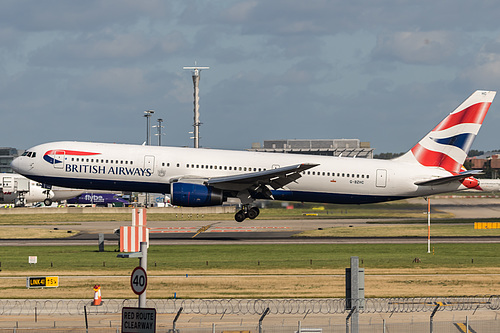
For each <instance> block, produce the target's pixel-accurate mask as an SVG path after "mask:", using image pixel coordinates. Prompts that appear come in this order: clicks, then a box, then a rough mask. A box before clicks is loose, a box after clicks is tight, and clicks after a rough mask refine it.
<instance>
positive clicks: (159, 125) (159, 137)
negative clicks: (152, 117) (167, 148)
mask: <svg viewBox="0 0 500 333" xmlns="http://www.w3.org/2000/svg"><path fill="white" fill-rule="evenodd" d="M157 122H158V125H155V126H153V127H156V134H155V135H157V136H158V146H161V136H162V135H164V134H163V133H162V132H161V129H162V128H163V126H162V125H161V123H162V122H163V119H161V118H159V119H158V120H157Z"/></svg>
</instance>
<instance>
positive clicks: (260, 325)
mask: <svg viewBox="0 0 500 333" xmlns="http://www.w3.org/2000/svg"><path fill="white" fill-rule="evenodd" d="M268 313H269V308H267V309H266V310H265V311H264V313H263V314H262V316H260V319H259V333H262V321H263V320H264V317H265V316H267V314H268Z"/></svg>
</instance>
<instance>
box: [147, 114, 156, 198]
mask: <svg viewBox="0 0 500 333" xmlns="http://www.w3.org/2000/svg"><path fill="white" fill-rule="evenodd" d="M153 113H155V112H154V110H146V111H144V117H146V145H148V146H150V145H151V135H150V134H149V133H150V129H151V116H152V115H153ZM146 207H149V193H146Z"/></svg>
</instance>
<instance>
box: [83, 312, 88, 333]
mask: <svg viewBox="0 0 500 333" xmlns="http://www.w3.org/2000/svg"><path fill="white" fill-rule="evenodd" d="M83 311H84V312H85V332H87V333H88V331H89V321H88V320H87V306H86V305H85V306H84V307H83Z"/></svg>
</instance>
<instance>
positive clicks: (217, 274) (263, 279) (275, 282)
mask: <svg viewBox="0 0 500 333" xmlns="http://www.w3.org/2000/svg"><path fill="white" fill-rule="evenodd" d="M433 249H434V254H432V253H431V254H427V248H426V244H409V245H401V244H393V245H391V244H379V245H327V244H317V245H211V246H201V245H198V246H154V247H151V248H150V250H149V251H148V263H149V265H148V266H149V267H148V275H149V276H150V283H148V297H156V298H165V297H172V296H173V293H174V292H175V293H177V295H178V296H179V297H193V298H194V297H212V298H218V297H234V298H240V297H241V298H244V297H253V298H261V297H262V298H266V297H342V295H343V294H344V277H343V274H344V269H345V268H346V267H348V266H349V259H350V256H353V255H356V256H359V258H360V265H361V267H364V268H365V272H366V278H365V281H366V295H367V296H368V297H396V296H398V297H400V296H430V295H440V296H450V295H455V296H456V295H476V294H499V293H500V244H436V245H435V246H433ZM114 250H115V249H114V247H111V246H108V247H107V248H106V252H101V253H100V252H97V251H96V248H95V247H81V246H75V247H73V246H71V247H2V248H0V258H1V269H2V271H1V272H0V276H1V277H3V278H2V280H1V281H2V283H1V285H0V290H1V292H2V295H3V296H2V297H6V298H9V297H13V298H32V297H35V298H37V297H39V298H85V297H92V287H93V285H94V284H101V285H102V287H103V294H104V295H105V297H109V298H115V297H135V295H134V294H133V293H132V291H131V290H130V284H129V278H128V276H129V275H130V273H131V271H132V270H133V268H134V267H135V266H137V265H138V260H137V259H119V258H117V257H116V255H117V252H114ZM30 255H36V256H38V264H37V265H36V266H34V265H32V266H30V265H29V264H28V256H30ZM415 258H419V259H420V263H415V262H414V259H415ZM51 275H57V276H62V277H61V278H60V287H59V288H57V289H45V290H33V289H29V290H28V289H26V287H25V277H26V276H51ZM8 277H11V278H10V279H9V278H8ZM8 281H10V282H8Z"/></svg>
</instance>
